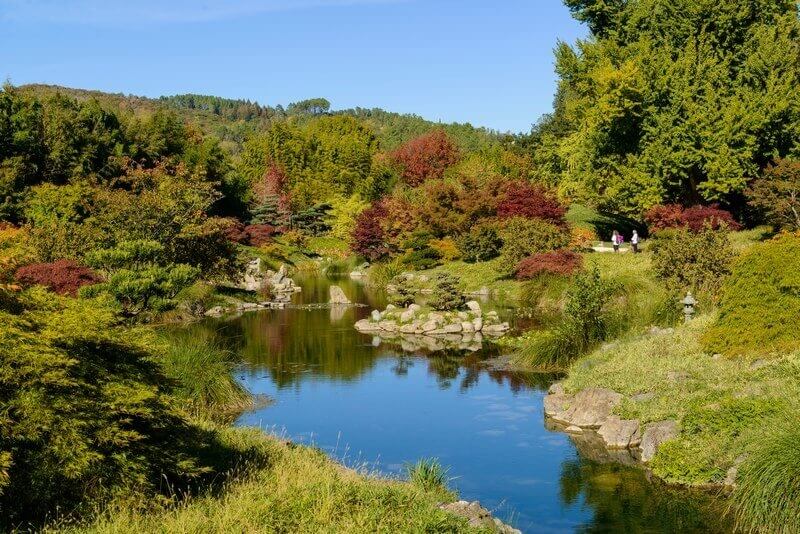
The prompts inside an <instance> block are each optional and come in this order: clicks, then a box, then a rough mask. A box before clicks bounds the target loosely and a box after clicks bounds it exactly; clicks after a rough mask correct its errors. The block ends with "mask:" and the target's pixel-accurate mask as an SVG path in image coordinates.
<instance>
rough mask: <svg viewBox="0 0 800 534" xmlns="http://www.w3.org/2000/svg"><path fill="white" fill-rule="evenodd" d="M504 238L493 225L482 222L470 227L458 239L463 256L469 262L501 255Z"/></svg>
mask: <svg viewBox="0 0 800 534" xmlns="http://www.w3.org/2000/svg"><path fill="white" fill-rule="evenodd" d="M502 247H503V240H502V239H500V235H499V234H498V233H497V228H495V227H494V226H493V225H487V224H482V225H478V226H475V227H473V228H471V229H470V231H469V233H467V234H464V235H462V236H461V237H460V238H459V240H458V248H459V250H461V256H462V258H464V261H465V262H467V263H475V262H478V261H489V260H491V259H494V258H496V257H497V256H499V255H500V250H501V249H502Z"/></svg>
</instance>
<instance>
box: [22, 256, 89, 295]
mask: <svg viewBox="0 0 800 534" xmlns="http://www.w3.org/2000/svg"><path fill="white" fill-rule="evenodd" d="M14 277H15V279H16V280H17V282H19V283H20V284H22V285H24V286H44V287H46V288H47V289H49V290H50V291H52V292H53V293H58V294H59V295H72V296H75V295H76V294H77V293H78V290H79V289H80V288H82V287H83V286H88V285H92V284H97V283H99V282H102V281H103V279H102V278H101V277H100V276H99V275H98V274H97V273H95V272H94V271H93V270H91V269H90V268H88V267H84V266H83V265H78V264H77V263H75V262H74V261H72V260H58V261H54V262H52V263H34V264H31V265H26V266H24V267H20V268H19V269H17V272H16V274H15V276H14Z"/></svg>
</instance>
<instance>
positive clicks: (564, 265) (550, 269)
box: [514, 250, 583, 280]
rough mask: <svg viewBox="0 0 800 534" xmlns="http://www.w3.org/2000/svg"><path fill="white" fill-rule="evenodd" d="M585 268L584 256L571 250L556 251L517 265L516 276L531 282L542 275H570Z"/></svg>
mask: <svg viewBox="0 0 800 534" xmlns="http://www.w3.org/2000/svg"><path fill="white" fill-rule="evenodd" d="M582 266H583V256H581V255H580V254H578V253H576V252H572V251H571V250H556V251H553V252H544V253H542V254H534V255H533V256H529V257H527V258H525V259H524V260H522V261H521V262H519V263H518V264H517V268H516V270H515V271H514V276H515V277H516V278H517V279H518V280H530V279H532V278H536V277H537V276H540V275H542V274H554V275H570V274H573V273H574V272H575V271H577V270H578V269H580V268H581V267H582Z"/></svg>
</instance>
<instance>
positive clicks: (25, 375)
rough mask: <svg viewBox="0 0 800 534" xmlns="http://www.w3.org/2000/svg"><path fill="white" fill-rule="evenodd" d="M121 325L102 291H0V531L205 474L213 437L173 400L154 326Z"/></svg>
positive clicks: (78, 510)
mask: <svg viewBox="0 0 800 534" xmlns="http://www.w3.org/2000/svg"><path fill="white" fill-rule="evenodd" d="M118 325H119V320H118V318H117V317H116V316H115V315H114V313H113V311H112V310H111V309H110V308H109V307H108V306H107V305H106V304H105V303H104V302H102V301H86V300H82V299H64V298H61V297H57V296H54V295H53V294H52V293H45V292H44V291H41V290H36V289H34V290H30V291H28V292H25V293H23V294H20V295H19V296H18V297H15V298H14V299H13V300H7V299H0V355H2V357H0V405H2V406H3V414H4V416H3V417H2V419H0V435H2V440H0V473H2V474H0V509H2V510H3V513H2V514H0V530H3V531H5V530H6V529H9V530H13V526H14V525H20V524H25V522H26V521H40V520H42V519H43V518H46V517H52V516H53V514H55V513H56V512H57V511H58V510H59V509H60V510H61V511H62V512H63V511H66V510H68V511H74V512H80V511H81V509H80V508H78V506H79V505H80V504H81V503H84V504H85V507H84V508H83V510H86V509H88V508H92V505H93V503H98V502H102V501H103V500H105V499H108V498H110V497H111V496H112V495H113V494H115V493H118V492H120V491H121V490H139V491H146V492H156V493H157V492H158V490H159V488H161V489H162V490H163V492H164V494H167V493H169V489H168V488H173V487H175V488H180V487H185V483H186V482H189V481H190V480H193V479H195V480H196V479H197V477H199V476H200V475H202V474H203V473H204V472H207V470H208V466H207V465H204V463H203V461H202V460H201V459H200V456H199V453H200V451H202V450H203V449H204V448H208V447H209V446H210V445H211V444H212V442H213V435H212V434H211V433H210V432H205V431H202V430H200V429H199V428H197V427H195V426H193V425H191V424H190V423H189V422H188V421H187V420H186V419H185V416H184V412H183V411H181V410H179V409H178V408H177V407H176V405H175V402H174V398H173V397H172V396H171V394H170V390H169V386H168V385H166V384H165V382H164V380H163V374H162V371H161V369H160V367H159V366H158V365H156V363H155V362H156V361H157V359H158V354H157V353H156V351H155V350H154V349H153V348H152V347H153V346H154V343H151V341H152V336H150V335H149V334H148V333H147V332H145V331H141V330H127V329H125V330H123V329H120V328H118ZM164 481H168V482H169V484H168V485H167V484H164ZM26 528H28V527H26ZM31 528H33V527H31Z"/></svg>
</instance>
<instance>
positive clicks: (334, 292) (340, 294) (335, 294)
mask: <svg viewBox="0 0 800 534" xmlns="http://www.w3.org/2000/svg"><path fill="white" fill-rule="evenodd" d="M328 292H329V293H330V300H329V302H330V304H333V305H334V306H341V305H343V304H344V305H347V304H351V302H350V299H349V298H347V295H345V294H344V291H342V288H341V287H339V286H331V287H330V288H329V290H328Z"/></svg>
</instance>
